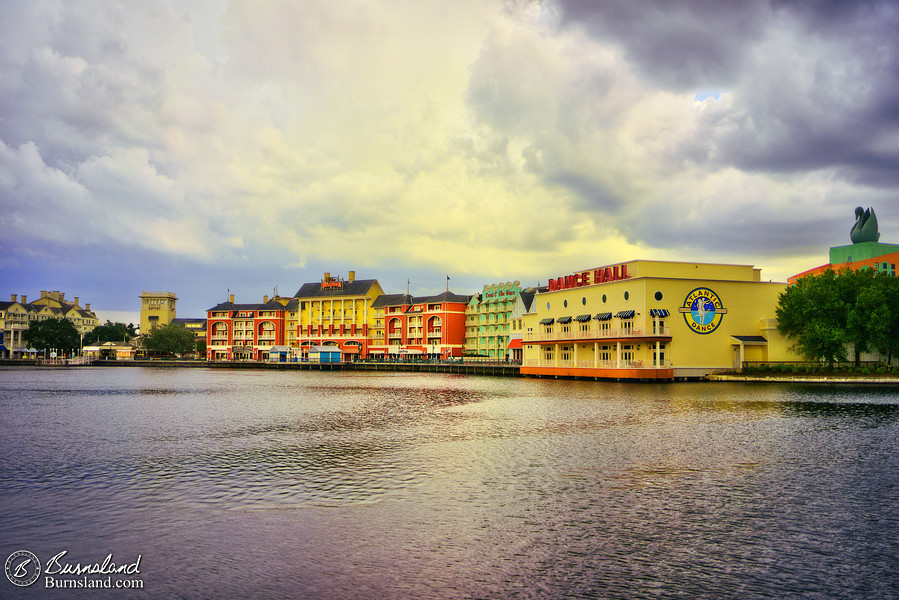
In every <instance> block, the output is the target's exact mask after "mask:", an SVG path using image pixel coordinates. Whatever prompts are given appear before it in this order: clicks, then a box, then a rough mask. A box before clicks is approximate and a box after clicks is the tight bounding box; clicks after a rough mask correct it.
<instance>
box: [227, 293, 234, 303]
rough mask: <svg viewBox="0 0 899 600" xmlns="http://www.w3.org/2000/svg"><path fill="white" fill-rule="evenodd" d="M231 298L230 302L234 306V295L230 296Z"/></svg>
mask: <svg viewBox="0 0 899 600" xmlns="http://www.w3.org/2000/svg"><path fill="white" fill-rule="evenodd" d="M229 298H230V300H228V302H230V303H231V304H234V294H231V296H229Z"/></svg>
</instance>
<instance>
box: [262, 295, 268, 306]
mask: <svg viewBox="0 0 899 600" xmlns="http://www.w3.org/2000/svg"><path fill="white" fill-rule="evenodd" d="M262 303H263V304H268V294H266V295H265V296H263V297H262Z"/></svg>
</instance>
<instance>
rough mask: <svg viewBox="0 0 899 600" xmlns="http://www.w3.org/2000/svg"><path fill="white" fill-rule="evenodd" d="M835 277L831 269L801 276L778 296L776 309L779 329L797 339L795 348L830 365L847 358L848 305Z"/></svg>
mask: <svg viewBox="0 0 899 600" xmlns="http://www.w3.org/2000/svg"><path fill="white" fill-rule="evenodd" d="M837 277H838V276H837V274H836V273H834V272H833V271H832V270H828V271H826V272H824V273H823V274H821V275H813V276H809V277H803V278H802V279H800V280H799V281H797V282H796V284H795V285H792V286H790V287H788V288H787V289H786V290H785V291H784V292H783V293H782V294H781V295H780V298H778V301H777V308H776V309H775V312H776V314H777V320H778V329H780V331H781V333H783V334H784V335H785V336H786V337H788V338H791V339H795V340H796V345H795V348H796V350H797V351H798V352H799V353H800V354H802V355H803V356H804V357H805V358H806V359H807V360H812V361H819V360H823V361H826V362H827V363H829V365H830V367H831V368H833V366H834V362H836V361H838V360H846V342H847V338H846V321H847V310H846V308H847V307H846V304H845V302H844V299H843V297H842V296H841V294H840V292H841V289H840V288H841V286H840V285H839V284H838V283H837Z"/></svg>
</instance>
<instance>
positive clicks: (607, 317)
mask: <svg viewBox="0 0 899 600" xmlns="http://www.w3.org/2000/svg"><path fill="white" fill-rule="evenodd" d="M593 318H594V319H596V320H597V321H611V320H612V313H610V312H609V313H598V314H597V315H596V316H595V317H593Z"/></svg>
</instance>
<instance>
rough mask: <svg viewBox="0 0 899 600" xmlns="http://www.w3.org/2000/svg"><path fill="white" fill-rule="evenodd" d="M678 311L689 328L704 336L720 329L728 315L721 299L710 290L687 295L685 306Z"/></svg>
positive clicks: (696, 290)
mask: <svg viewBox="0 0 899 600" xmlns="http://www.w3.org/2000/svg"><path fill="white" fill-rule="evenodd" d="M677 310H678V312H680V313H682V314H683V315H684V321H686V323H687V327H689V328H690V329H692V330H693V331H695V332H696V333H699V334H702V335H706V334H709V333H712V332H713V331H715V330H716V329H718V326H719V325H721V321H722V319H724V315H725V313H727V309H726V308H724V305H723V304H722V303H721V298H719V297H718V294H716V293H715V292H713V291H712V290H710V289H709V288H696V289H695V290H693V291H692V292H690V293H689V294H687V297H686V298H684V305H683V306H682V307H680V308H678V309H677Z"/></svg>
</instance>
